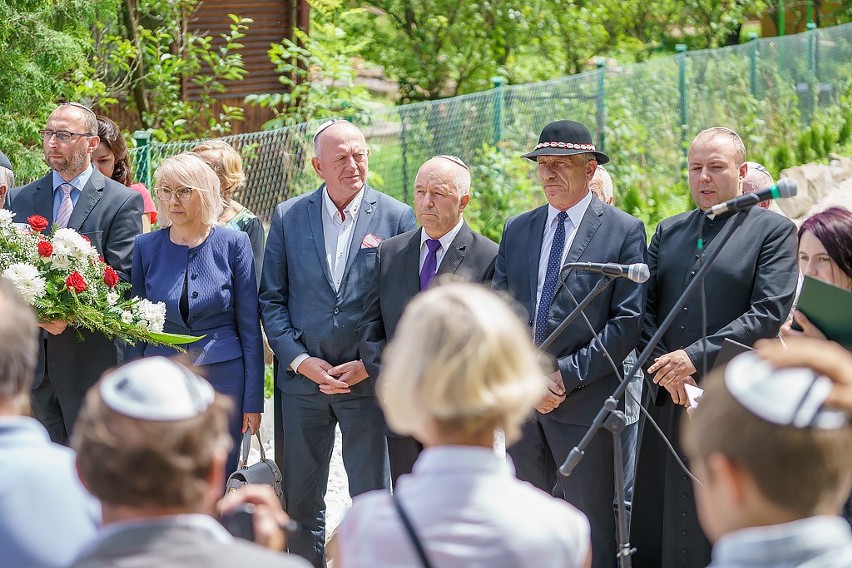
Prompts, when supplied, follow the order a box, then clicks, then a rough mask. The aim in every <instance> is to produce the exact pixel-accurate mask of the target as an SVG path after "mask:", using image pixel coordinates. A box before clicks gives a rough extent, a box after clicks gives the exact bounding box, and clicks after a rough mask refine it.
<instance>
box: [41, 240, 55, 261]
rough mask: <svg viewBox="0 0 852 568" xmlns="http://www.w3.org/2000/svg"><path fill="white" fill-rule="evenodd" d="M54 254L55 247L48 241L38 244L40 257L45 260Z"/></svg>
mask: <svg viewBox="0 0 852 568" xmlns="http://www.w3.org/2000/svg"><path fill="white" fill-rule="evenodd" d="M52 254H53V245H52V244H50V243H49V242H47V241H41V242H39V243H38V255H39V256H43V257H44V258H48V257H49V256H50V255H52Z"/></svg>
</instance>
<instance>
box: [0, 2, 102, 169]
mask: <svg viewBox="0 0 852 568" xmlns="http://www.w3.org/2000/svg"><path fill="white" fill-rule="evenodd" d="M116 7H117V0H6V1H4V2H0V124H3V128H2V129H0V149H2V150H3V152H5V153H6V154H7V155H8V156H9V158H10V160H11V161H12V165H13V167H14V169H15V174H16V176H17V181H18V182H25V181H29V180H31V179H34V178H36V177H38V176H39V175H42V174H43V173H44V172H45V170H46V166H45V164H44V159H43V156H42V150H41V141H40V139H39V137H38V130H39V129H40V128H43V127H44V124H45V121H46V120H47V116H48V114H50V112H51V110H53V108H54V107H55V105H56V102H57V101H61V100H77V99H78V98H79V89H78V86H77V75H76V70H79V69H80V68H81V67H84V66H85V65H86V54H87V52H88V46H89V41H90V35H91V26H92V25H93V23H94V22H95V21H97V20H99V19H102V18H108V17H109V14H111V13H112V12H114V11H115V9H116Z"/></svg>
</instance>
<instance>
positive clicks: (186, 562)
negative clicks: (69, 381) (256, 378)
mask: <svg viewBox="0 0 852 568" xmlns="http://www.w3.org/2000/svg"><path fill="white" fill-rule="evenodd" d="M232 406H233V404H232V403H231V401H230V400H228V399H227V397H225V396H223V395H220V394H217V393H216V392H215V391H214V390H213V387H212V386H211V385H210V383H208V382H207V381H205V380H204V379H202V378H200V377H198V376H197V375H195V374H194V373H193V372H192V371H190V370H189V369H187V368H186V367H184V366H182V365H180V364H178V363H175V362H174V361H172V360H170V359H166V358H165V357H149V358H145V359H140V360H138V361H134V362H133V363H130V364H128V365H125V366H123V367H119V368H118V369H115V370H113V371H110V372H109V373H107V374H106V375H105V376H104V378H103V379H101V380H100V381H99V382H98V383H97V384H96V385H95V386H94V387H93V388H92V389H90V391H89V393H88V395H87V396H86V403H85V405H84V407H83V409H82V411H81V412H80V420H79V423H78V425H77V428H76V429H75V431H74V434H73V436H72V444H73V446H74V449H75V450H76V451H77V471H78V473H79V475H80V480H81V481H82V482H83V484H84V485H85V486H86V488H87V489H88V490H89V491H90V492H91V493H92V494H93V495H94V496H95V497H97V498H98V500H99V501H100V502H101V505H102V508H103V522H104V526H103V528H102V529H101V531H100V533H99V534H98V536H97V537H96V538H95V539H94V540H93V541H92V542H91V543H89V544H88V546H87V547H85V548H84V550H83V552H82V553H81V554H80V556H79V557H78V558H77V559H76V560H75V562H74V563H73V564H71V566H72V567H73V568H107V567H111V566H160V567H177V566H180V567H181V568H232V567H234V566H251V567H254V568H302V567H306V566H307V562H305V561H304V560H302V559H301V558H297V557H288V556H285V555H284V554H282V553H281V552H280V546H279V547H278V551H272V550H268V549H266V548H262V547H260V546H258V545H256V544H254V543H250V542H247V541H245V540H241V539H236V538H234V537H233V536H231V535H230V534H229V533H228V532H227V531H226V530H225V528H224V527H223V526H222V525H220V524H219V523H218V522H217V521H216V520H215V519H214V518H213V516H212V515H214V514H216V504H217V502H218V501H219V499H220V498H221V496H222V489H223V487H224V482H225V480H224V475H225V474H224V472H225V461H226V460H227V456H228V450H229V448H230V445H231V437H230V435H229V434H228V414H229V412H230V411H231V410H232ZM268 493H273V492H272V490H271V488H269V491H268ZM237 495H239V492H238V493H235V494H232V495H229V499H236V498H237ZM269 505H271V508H273V509H274V508H277V510H275V515H269V516H266V517H264V519H265V522H269V521H270V520H272V519H275V520H274V522H276V523H282V524H286V523H287V521H289V519H287V516H286V515H285V514H284V513H283V511H281V510H280V503H279V502H278V501H277V499H276V498H275V497H274V496H273V497H271V501H270V502H269ZM259 508H260V507H258V509H259ZM256 514H260V512H257V513H256ZM276 515H277V516H276ZM252 521H254V522H253V523H252V525H253V527H255V529H254V532H255V538H257V536H258V535H257V533H258V528H260V526H261V525H260V523H258V522H256V521H257V519H255V518H254V517H253V518H252ZM264 534H265V533H264ZM276 544H279V545H280V544H282V542H281V541H280V540H279V541H278V542H277V543H276Z"/></svg>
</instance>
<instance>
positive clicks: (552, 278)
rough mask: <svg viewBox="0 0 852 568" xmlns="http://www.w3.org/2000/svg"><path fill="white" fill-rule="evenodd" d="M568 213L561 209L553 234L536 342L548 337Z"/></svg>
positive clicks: (542, 292) (539, 308)
mask: <svg viewBox="0 0 852 568" xmlns="http://www.w3.org/2000/svg"><path fill="white" fill-rule="evenodd" d="M566 217H568V213H566V212H565V211H560V212H559V215H557V216H556V233H555V234H554V235H553V244H552V245H551V246H550V258H548V259H547V273H546V274H545V277H544V287H542V289H541V299H540V300H539V301H538V310H536V314H535V336H534V338H533V339H534V340H535V344H536V345H541V343H542V342H543V341H544V340H545V338H546V337H547V314H548V313H550V304H551V303H552V302H553V296H554V295H555V294H556V285H557V283H558V282H559V270H560V269H561V268H562V252H563V251H564V250H565V218H566Z"/></svg>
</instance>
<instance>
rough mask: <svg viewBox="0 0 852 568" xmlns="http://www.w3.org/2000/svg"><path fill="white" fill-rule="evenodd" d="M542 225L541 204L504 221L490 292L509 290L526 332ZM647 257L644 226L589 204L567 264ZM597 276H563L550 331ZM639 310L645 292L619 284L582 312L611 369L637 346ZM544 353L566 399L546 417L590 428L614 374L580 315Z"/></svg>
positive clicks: (613, 210) (543, 211)
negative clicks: (525, 319)
mask: <svg viewBox="0 0 852 568" xmlns="http://www.w3.org/2000/svg"><path fill="white" fill-rule="evenodd" d="M546 221H547V206H546V205H545V206H542V207H539V208H538V209H534V210H532V211H528V212H527V213H523V214H521V215H519V216H517V217H515V218H513V219H509V221H507V222H506V227H505V228H504V230H503V239H502V241H501V242H500V250H499V252H498V254H497V263H496V265H495V267H494V280H493V284H492V286H493V288H494V289H496V290H507V291H508V292H509V294H510V295H511V296H512V298H514V299H515V300H516V301H517V302H519V303H520V304H521V306H523V308H524V309H525V310H526V312H527V314H529V318H528V323H529V325H530V326H532V325H533V319H534V317H535V311H534V310H535V305H536V289H537V288H538V262H539V257H540V255H541V242H542V238H543V236H544V225H545V222H546ZM646 259H647V248H646V246H645V227H644V225H643V224H642V221H640V220H639V219H636V218H635V217H632V216H631V215H628V214H627V213H624V212H623V211H620V210H618V209H616V208H614V207H610V206H609V205H604V204H603V203H601V202H600V201H599V200H598V199H596V198H593V199H592V201H591V203H590V204H589V207H588V209H586V213H585V214H584V215H583V220H582V221H581V222H580V226H579V227H578V228H577V234H576V236H575V237H574V242H573V243H572V244H571V248H570V249H569V251H568V256H567V258H566V259H565V262H566V263H568V262H616V263H619V264H632V263H636V262H646ZM602 277H603V276H602V275H600V274H596V273H593V272H583V271H578V270H565V271H563V272H562V274H561V275H560V278H561V279H562V280H563V282H564V284H562V285H560V286H559V288H558V289H557V292H556V296H555V297H554V298H553V303H552V304H551V307H550V313H549V315H548V329H547V332H548V333H551V332H552V331H553V330H554V329H555V328H556V326H558V325H559V324H560V323H562V321H563V320H564V319H565V317H566V316H567V315H568V314H569V313H571V311H572V310H573V309H574V308H575V307H576V306H577V304H576V303H575V302H574V299H576V301H577V302H580V301H582V300H583V298H585V297H586V295H587V294H588V293H589V292H591V290H592V288H594V287H595V284H597V282H598V280H600V279H601V278H602ZM566 286H567V289H566ZM569 291H570V294H569V293H568V292H569ZM571 295H573V296H574V299H572V298H571ZM644 306H645V291H644V286H643V285H641V284H637V283H635V282H631V281H629V280H627V279H626V278H617V279H616V280H615V282H613V283H612V284H610V285H609V287H607V288H606V289H605V290H604V291H603V292H602V293H601V294H599V295H598V296H597V297H596V298H595V299H594V301H592V303H591V304H590V305H589V306H588V307H587V308H586V309H585V310H584V312H585V314H586V317H587V318H588V319H589V321H590V322H591V324H592V327H594V329H595V331H596V332H597V335H598V337H600V339H601V340H602V341H603V344H604V345H605V346H606V348H607V350H608V351H609V353H610V355H611V356H612V359H613V360H614V361H615V363H616V365H621V362H622V361H623V360H624V358H625V357H626V356H627V354H628V353H630V351H631V350H632V349H633V348H634V347H636V344H637V343H638V342H639V333H640V324H641V321H642V314H643V313H644ZM549 352H550V353H551V355H553V356H554V357H555V358H556V361H557V364H558V366H559V370H560V372H561V373H562V380H563V382H564V383H565V389H566V390H567V392H568V397H567V398H566V399H565V401H564V402H563V403H562V404H560V405H559V406H558V407H557V408H556V409H555V410H554V411H553V412H551V413H549V414H548V415H547V416H549V417H550V418H553V419H555V420H558V421H560V422H564V423H567V424H576V425H580V426H586V425H589V424H591V423H592V421H593V420H594V417H595V415H596V414H597V412H598V410H599V409H600V407H601V406H602V405H603V402H604V400H606V398H607V396H609V395H610V394H611V393H612V391H614V390H615V389H616V387H617V386H618V376H617V375H616V374H615V372H614V371H613V370H612V367H611V366H610V364H609V362H608V361H607V360H606V357H605V356H604V354H603V351H601V349H600V347H599V346H598V344H597V342H594V343H593V342H592V334H591V332H590V331H589V329H588V327H587V326H586V324H585V322H584V321H583V319H582V317H578V318H577V319H575V320H574V322H573V323H572V324H571V325H570V326H569V327H568V328H567V329H566V330H565V332H564V333H562V335H561V336H559V338H558V339H557V340H556V341H554V343H553V344H552V345H551V346H550V348H549Z"/></svg>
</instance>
